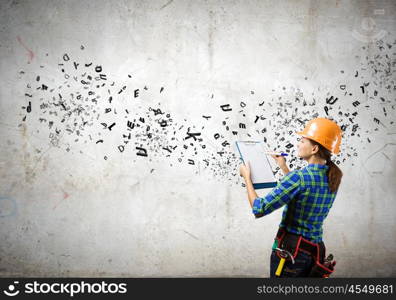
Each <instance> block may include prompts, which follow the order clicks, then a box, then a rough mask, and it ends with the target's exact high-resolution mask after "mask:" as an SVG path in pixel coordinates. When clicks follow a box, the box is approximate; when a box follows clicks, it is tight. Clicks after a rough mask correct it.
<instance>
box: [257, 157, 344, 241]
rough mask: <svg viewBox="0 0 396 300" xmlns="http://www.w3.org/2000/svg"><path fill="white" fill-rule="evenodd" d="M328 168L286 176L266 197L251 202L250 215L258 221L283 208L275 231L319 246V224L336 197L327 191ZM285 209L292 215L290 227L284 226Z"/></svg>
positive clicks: (311, 166)
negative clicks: (286, 231) (251, 209)
mask: <svg viewBox="0 0 396 300" xmlns="http://www.w3.org/2000/svg"><path fill="white" fill-rule="evenodd" d="M328 168H329V166H327V165H321V164H309V165H308V166H306V167H305V168H303V169H300V170H294V171H291V172H289V173H288V174H286V175H285V176H284V177H283V178H282V179H281V180H280V181H279V182H278V184H277V186H276V187H274V188H273V190H272V191H271V192H270V193H268V194H267V195H266V196H265V197H258V198H256V199H255V200H254V202H253V214H254V215H255V217H256V218H260V217H262V216H265V215H268V214H269V213H271V212H273V211H274V210H276V209H278V208H280V207H282V206H283V205H286V206H285V209H284V210H283V214H282V221H281V223H280V224H279V227H286V230H288V231H289V232H292V233H296V234H301V235H302V236H303V237H304V238H306V239H308V240H310V241H311V242H313V243H319V242H321V241H322V234H323V229H322V226H323V221H324V220H325V218H326V217H327V214H328V213H329V210H330V208H331V206H332V205H333V201H334V199H335V197H336V195H337V192H335V193H332V192H331V191H330V190H329V186H328V180H327V176H326V172H327V170H328ZM294 198H295V199H296V201H294V203H295V204H294V203H293V202H292V203H291V204H290V205H289V203H290V201H291V200H292V199H294ZM289 206H290V207H291V210H292V211H293V209H294V214H293V216H292V218H291V224H289V226H286V215H287V210H288V208H289ZM293 207H294V208H293Z"/></svg>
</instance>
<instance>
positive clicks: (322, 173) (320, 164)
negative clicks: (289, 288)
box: [240, 118, 342, 277]
mask: <svg viewBox="0 0 396 300" xmlns="http://www.w3.org/2000/svg"><path fill="white" fill-rule="evenodd" d="M297 134H299V135H300V136H302V138H301V139H300V141H299V144H298V145H297V148H298V156H299V157H301V158H303V159H304V160H306V161H307V163H308V165H307V166H306V167H305V168H302V169H300V170H293V171H290V170H289V169H288V167H287V165H286V160H285V158H284V157H280V156H274V155H273V156H272V157H273V158H274V159H275V161H276V162H277V164H278V165H279V167H280V168H281V170H282V172H283V173H284V174H285V176H284V177H283V178H282V179H281V180H280V181H279V183H278V184H277V186H276V187H275V188H274V189H273V190H272V191H271V192H270V193H268V194H267V195H266V196H265V197H258V195H257V193H256V191H255V190H254V188H253V184H252V181H251V179H250V166H249V163H248V164H247V165H246V166H245V165H241V166H240V175H241V176H242V177H243V178H244V179H245V182H246V188H247V192H248V198H249V203H250V205H251V207H252V210H253V214H254V215H255V217H256V218H259V217H262V216H265V215H267V214H269V213H271V212H273V211H274V210H276V209H278V208H280V207H282V206H284V205H286V206H285V209H284V211H283V214H282V220H281V223H280V224H279V230H278V233H277V235H276V237H275V241H274V245H273V248H272V249H273V250H272V253H271V265H270V277H275V273H276V275H277V276H278V277H307V276H315V275H314V273H315V272H316V273H317V272H319V273H322V272H323V273H326V274H327V275H326V276H325V275H323V274H322V275H323V276H320V277H328V276H329V274H331V273H332V271H333V270H334V265H335V262H333V264H332V265H331V266H332V267H333V269H331V266H330V267H329V265H328V264H327V266H326V267H323V264H324V254H325V246H324V242H323V240H322V234H323V230H322V226H323V221H324V220H325V218H326V217H327V214H328V213H329V210H330V208H331V207H332V204H333V202H334V199H335V197H336V195H337V191H338V187H339V185H340V183H341V178H342V172H341V170H340V169H339V168H338V167H337V166H336V165H335V164H334V162H332V161H331V153H334V154H338V153H339V148H340V144H341V135H342V132H341V128H340V127H339V126H338V125H337V124H336V123H335V122H333V121H331V120H329V119H326V118H316V119H313V120H311V121H309V122H308V123H307V125H306V127H305V129H304V130H303V131H302V132H297ZM288 250H289V251H288ZM330 260H331V259H330ZM318 268H319V269H318Z"/></svg>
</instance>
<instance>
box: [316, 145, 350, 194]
mask: <svg viewBox="0 0 396 300" xmlns="http://www.w3.org/2000/svg"><path fill="white" fill-rule="evenodd" d="M309 141H310V142H311V143H312V145H318V146H319V151H318V152H317V154H318V156H319V157H320V158H323V159H325V160H326V165H328V166H329V169H328V170H327V173H326V175H327V178H328V179H329V188H330V191H331V192H332V193H334V192H336V191H337V190H338V187H339V186H340V183H341V178H342V175H343V174H342V171H341V169H340V168H339V167H338V166H337V165H336V164H335V163H334V162H333V161H332V160H331V152H330V151H329V150H328V149H326V148H325V147H323V146H322V145H321V144H319V143H318V142H316V141H314V140H311V139H309Z"/></svg>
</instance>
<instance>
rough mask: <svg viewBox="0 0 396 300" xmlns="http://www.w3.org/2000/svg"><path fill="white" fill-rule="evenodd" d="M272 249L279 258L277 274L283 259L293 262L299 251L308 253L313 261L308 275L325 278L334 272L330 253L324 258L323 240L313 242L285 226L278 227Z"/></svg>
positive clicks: (333, 263) (333, 262) (334, 262)
mask: <svg viewBox="0 0 396 300" xmlns="http://www.w3.org/2000/svg"><path fill="white" fill-rule="evenodd" d="M272 249H274V250H276V255H277V256H278V257H279V258H280V259H281V262H280V266H278V270H277V273H278V276H279V274H280V272H281V269H282V268H283V264H284V262H285V260H290V261H292V263H293V264H294V259H295V258H296V257H297V255H298V253H299V252H300V251H302V252H305V253H307V254H310V255H311V256H312V258H313V260H314V262H315V264H314V265H313V266H312V269H311V272H310V273H309V275H308V277H322V278H327V277H329V276H330V275H331V274H332V273H333V272H334V266H335V264H336V261H332V259H333V255H332V254H330V255H329V256H328V257H327V258H326V259H325V252H326V247H325V245H324V243H323V241H322V242H320V243H317V244H315V243H312V242H311V241H309V240H307V239H305V238H303V237H302V236H301V235H298V234H294V233H291V232H288V231H286V230H285V228H283V227H279V230H278V232H277V234H276V237H275V241H274V245H273V247H272Z"/></svg>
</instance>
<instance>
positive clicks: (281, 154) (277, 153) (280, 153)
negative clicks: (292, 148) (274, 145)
mask: <svg viewBox="0 0 396 300" xmlns="http://www.w3.org/2000/svg"><path fill="white" fill-rule="evenodd" d="M265 154H268V155H278V156H288V155H289V154H287V153H283V152H267V151H266V152H265Z"/></svg>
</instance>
